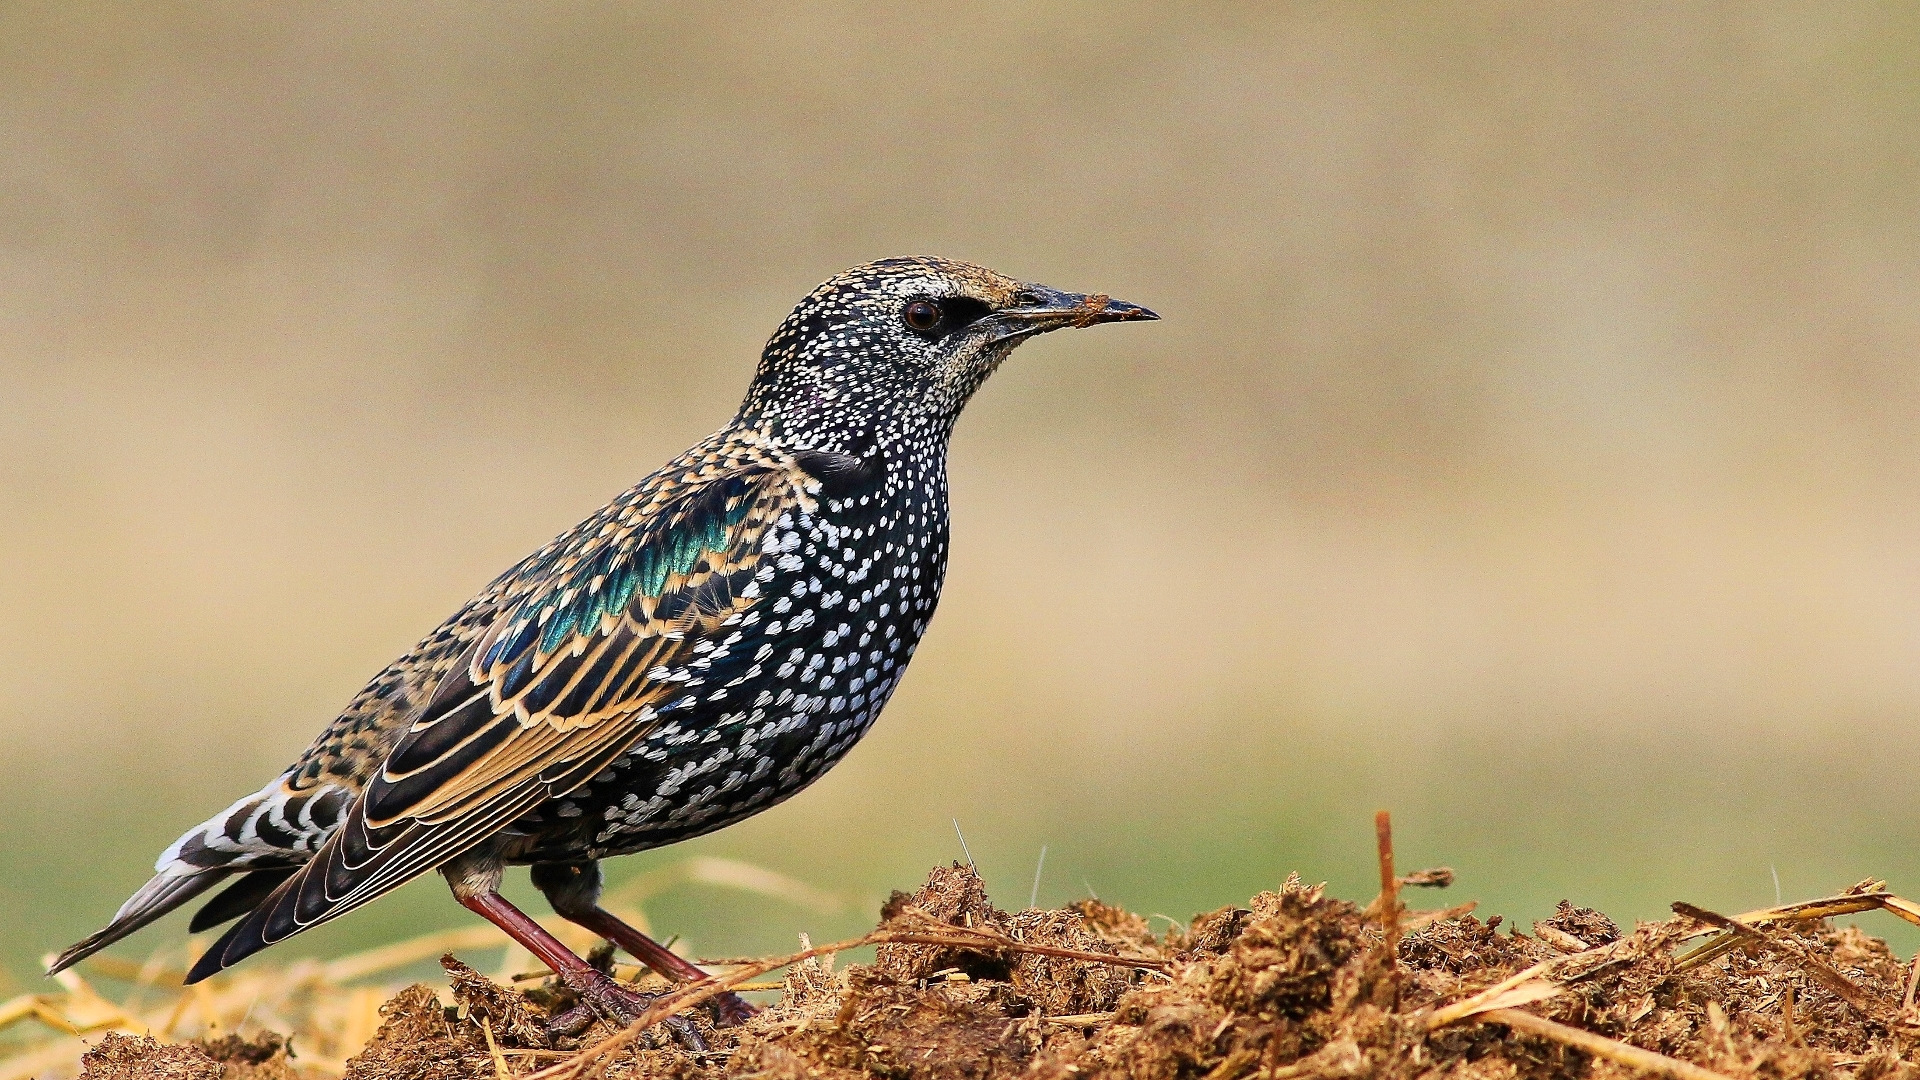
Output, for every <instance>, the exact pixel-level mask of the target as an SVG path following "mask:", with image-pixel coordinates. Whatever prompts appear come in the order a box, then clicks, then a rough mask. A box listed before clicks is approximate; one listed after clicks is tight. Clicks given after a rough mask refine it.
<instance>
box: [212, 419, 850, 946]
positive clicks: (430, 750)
mask: <svg viewBox="0 0 1920 1080" xmlns="http://www.w3.org/2000/svg"><path fill="white" fill-rule="evenodd" d="M860 466H861V463H860V462H859V460H858V459H843V458H841V457H840V456H839V455H829V454H817V453H816V454H803V455H800V456H799V457H798V458H797V459H786V460H781V461H764V462H759V463H755V464H752V465H748V466H744V467H734V468H730V469H725V470H715V471H712V472H710V473H703V474H690V475H688V476H684V477H681V478H680V490H678V491H676V492H674V493H673V494H671V495H669V496H667V497H665V498H661V497H659V496H655V497H652V498H649V499H647V500H645V502H644V503H637V504H635V505H633V506H630V507H628V508H627V509H626V511H625V512H617V513H616V512H609V513H604V514H602V515H600V516H599V517H597V518H596V519H593V520H590V521H589V522H587V523H586V524H585V525H583V526H582V528H581V529H578V530H575V532H574V533H573V534H570V536H569V537H567V538H565V539H563V540H561V541H558V542H556V543H555V544H553V545H550V546H549V547H548V548H546V549H543V550H542V551H541V552H539V553H537V554H535V555H534V556H532V557H530V558H529V559H528V560H527V562H526V563H523V564H522V566H521V567H519V568H518V569H517V570H516V571H515V572H514V573H513V574H510V575H509V576H508V578H506V579H503V581H505V582H506V583H507V584H506V587H507V588H508V589H509V596H510V599H509V601H508V602H506V603H503V604H502V605H501V608H500V610H501V614H500V615H499V616H498V617H497V618H495V619H494V620H493V622H492V623H491V625H490V626H488V627H487V629H486V630H485V631H484V632H483V633H481V634H480V635H479V636H478V637H477V638H476V639H475V641H474V643H473V644H472V645H471V646H470V647H469V648H468V650H467V653H466V654H465V656H464V657H463V659H462V661H461V662H460V663H459V664H457V665H455V667H454V669H453V670H452V671H451V672H450V673H449V674H448V675H447V676H446V677H445V678H444V679H443V680H442V681H441V684H440V686H439V687H438V688H437V689H436V690H435V692H434V694H433V696H432V697H431V698H430V699H429V701H428V702H427V704H426V705H425V706H424V708H423V709H422V710H421V712H420V714H419V715H418V717H417V718H415V719H414V721H413V722H412V724H411V725H410V726H409V728H408V730H407V732H406V734H405V735H403V736H402V737H401V738H400V740H399V742H398V743H397V744H396V745H395V746H394V748H393V750H392V752H391V753H390V754H388V756H387V758H386V761H385V763H384V765H383V767H382V768H381V770H380V772H379V774H378V775H377V776H375V777H374V778H373V780H372V781H371V782H370V783H369V784H368V785H367V788H366V790H365V791H364V792H363V793H362V794H361V796H360V798H359V800H358V801H357V802H356V803H355V804H354V805H353V807H352V809H351V811H350V812H349V815H348V818H347V820H346V821H345V822H344V823H343V824H342V825H341V827H340V828H339V830H338V831H337V832H336V833H335V834H334V835H333V836H332V837H331V838H329V840H328V842H327V844H326V845H325V846H324V847H323V848H321V850H320V851H319V852H318V853H316V854H315V856H314V857H313V859H312V861H310V862H308V863H307V864H306V865H305V866H303V867H301V868H300V869H299V870H298V871H296V872H295V873H294V875H293V876H292V877H291V878H289V879H288V880H287V881H286V882H285V883H284V884H283V885H281V886H280V887H279V888H278V889H276V890H275V891H274V892H273V894H272V895H271V896H269V897H268V898H267V899H266V900H265V901H264V902H263V903H262V904H261V905H260V906H259V907H258V908H256V909H255V910H254V911H253V913H252V914H251V915H249V916H248V917H247V918H246V919H245V920H243V921H241V922H240V923H238V924H236V925H235V926H234V927H233V928H232V929H230V930H229V931H228V932H227V934H226V936H224V937H223V938H222V939H221V940H220V941H219V942H218V943H216V944H215V946H214V947H213V949H212V950H210V951H209V952H208V953H207V954H206V955H205V956H204V957H202V959H201V961H200V963H199V964H198V965H196V966H195V968H194V971H193V973H192V978H193V979H198V978H204V977H205V976H207V975H210V974H212V973H213V972H215V971H218V970H220V969H221V968H223V967H226V966H228V965H231V964H233V963H236V962H237V961H239V960H240V959H241V958H243V957H245V956H247V955H249V954H251V953H254V952H257V951H259V950H260V949H262V948H265V947H266V946H268V945H271V944H273V943H274V942H276V941H279V940H282V939H284V938H286V937H288V936H290V935H292V934H295V933H298V932H299V931H301V930H304V929H306V928H308V927H310V926H314V925H317V924H318V923H321V922H324V921H326V920H328V919H331V918H334V917H335V916H338V915H341V914H344V913H345V912H347V911H350V910H352V909H353V908H356V907H359V906H360V905H361V904H364V903H366V902H367V901H369V900H372V899H373V898H374V897H376V896H379V895H381V894H382V893H385V892H387V891H388V890H390V889H392V888H394V887H395V886H398V885H400V884H401V883H402V882H405V881H407V880H408V879H410V878H412V877H414V876H415V875H417V874H420V873H422V872H424V871H426V870H429V869H432V868H434V867H437V866H439V865H440V864H442V863H444V862H446V861H447V860H449V859H451V858H453V857H454V856H456V855H459V854H460V853H461V852H463V851H465V850H467V849H468V848H470V847H472V846H474V845H475V844H478V843H479V842H481V841H482V840H484V839H486V838H487V837H488V836H489V835H491V834H492V833H494V832H495V831H497V830H499V829H501V828H504V827H505V826H507V825H509V824H511V823H512V822H513V821H514V820H516V819H518V818H520V817H522V816H523V815H525V814H526V813H527V812H529V811H530V810H532V809H534V808H535V807H536V806H538V805H539V804H540V803H542V802H544V801H546V800H547V799H550V798H553V797H555V796H557V795H561V794H564V793H566V792H568V791H570V790H572V789H573V788H575V787H578V786H579V785H580V784H582V783H584V782H586V781H587V780H589V779H591V778H592V777H593V776H594V775H595V774H597V773H599V772H600V771H601V770H603V769H605V768H606V767H607V766H608V765H610V764H611V763H612V762H613V760H614V759H615V758H617V757H619V756H620V755H621V754H622V753H624V752H625V751H626V750H627V748H628V747H629V746H631V745H632V744H633V743H634V741H635V740H637V739H638V738H640V737H641V736H642V735H644V734H645V733H646V732H647V731H648V730H650V729H652V728H653V727H654V726H655V725H656V724H657V723H658V722H659V721H658V718H659V717H660V716H661V714H663V713H670V712H672V711H675V710H678V709H681V708H685V707H688V706H690V705H692V704H693V703H694V701H695V700H697V698H698V695H699V694H700V693H701V692H702V691H701V689H700V684H701V682H702V679H701V673H702V672H704V671H705V670H706V669H707V668H708V667H709V666H710V665H711V664H712V663H713V662H714V661H715V660H718V659H721V658H723V657H724V656H726V654H727V651H728V650H729V649H730V648H731V647H732V646H733V645H734V644H735V643H737V642H738V640H739V637H740V634H739V624H740V623H741V622H742V620H743V619H745V618H746V617H747V616H748V613H749V612H750V610H751V609H752V608H753V607H754V606H755V605H756V604H757V603H759V602H760V600H761V588H762V586H763V585H764V584H765V582H766V580H767V579H769V578H770V577H771V576H772V574H773V572H774V568H775V566H776V564H777V562H778V560H779V559H780V558H781V557H782V556H781V553H780V552H779V551H778V550H776V548H777V542H778V538H777V536H775V535H774V526H775V524H776V523H777V522H779V521H780V519H781V517H782V516H783V515H785V514H788V513H790V512H793V511H796V510H798V511H806V510H810V509H811V507H812V505H813V502H814V499H815V498H816V497H817V495H818V494H819V492H820V491H821V488H822V483H823V482H826V483H828V484H831V483H832V482H833V479H834V477H835V476H837V475H840V474H843V473H845V472H846V471H848V470H850V469H857V468H859V467H860ZM609 510H610V511H612V510H614V508H609ZM596 523H597V524H596ZM189 981H192V979H190V980H189Z"/></svg>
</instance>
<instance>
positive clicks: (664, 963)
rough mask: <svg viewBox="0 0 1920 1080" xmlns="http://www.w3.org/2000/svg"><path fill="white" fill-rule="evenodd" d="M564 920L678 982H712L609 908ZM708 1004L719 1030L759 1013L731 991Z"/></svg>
mask: <svg viewBox="0 0 1920 1080" xmlns="http://www.w3.org/2000/svg"><path fill="white" fill-rule="evenodd" d="M561 916H562V917H564V918H565V919H566V920H567V921H569V922H573V923H578V924H579V925H581V926H583V927H585V928H587V929H588V930H591V931H593V932H594V933H596V934H599V935H600V936H601V937H603V938H606V939H607V940H608V941H611V942H613V943H614V944H615V945H618V946H620V947H621V948H623V949H625V950H627V953H628V955H630V956H632V957H633V958H634V959H635V960H638V961H640V962H641V963H643V964H645V965H647V966H648V967H650V968H652V969H653V970H655V971H657V972H659V973H660V974H661V975H664V976H666V977H667V978H669V979H673V980H674V981H676V982H705V981H706V980H708V979H710V978H712V976H710V975H708V974H707V973H706V972H704V971H702V970H700V968H699V967H698V966H696V965H695V964H694V963H693V961H691V960H688V959H687V958H686V957H684V956H680V955H678V954H677V953H675V952H673V951H672V950H671V949H668V948H667V947H666V946H665V945H662V944H660V943H659V942H657V941H655V940H653V939H652V938H650V937H648V936H647V935H645V934H643V933H641V932H640V931H639V930H636V929H635V928H633V927H632V926H629V925H627V924H626V923H625V922H623V921H622V920H621V919H620V917H619V916H618V915H615V914H614V913H613V912H611V911H608V910H607V909H606V908H603V907H595V908H594V909H593V910H591V911H585V912H579V913H568V912H561ZM708 1004H709V1005H711V1006H712V1007H713V1019H714V1023H715V1024H717V1025H718V1026H720V1027H733V1026H734V1025H736V1024H744V1023H746V1022H747V1021H748V1020H751V1019H753V1016H754V1014H755V1013H757V1012H759V1011H760V1009H759V1008H758V1007H757V1006H755V1005H753V1004H752V1003H750V1002H748V1001H747V1000H746V999H745V998H743V997H741V996H740V995H739V994H736V993H734V992H733V991H731V990H729V991H727V992H726V993H724V994H720V995H718V996H716V997H714V998H713V999H711V1000H710V1001H709V1002H708Z"/></svg>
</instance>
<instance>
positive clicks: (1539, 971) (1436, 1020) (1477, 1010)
mask: <svg viewBox="0 0 1920 1080" xmlns="http://www.w3.org/2000/svg"><path fill="white" fill-rule="evenodd" d="M1564 959H1566V958H1565V957H1560V956H1557V957H1554V958H1553V959H1551V960H1542V961H1540V962H1539V963H1537V964H1535V965H1533V966H1532V967H1530V968H1527V969H1525V970H1523V971H1519V972H1516V973H1515V974H1513V975H1509V976H1508V977H1506V978H1504V979H1501V980H1500V981H1499V982H1497V983H1494V984H1493V985H1492V986H1489V987H1487V988H1486V989H1485V990H1482V991H1480V992H1479V993H1477V994H1475V995H1473V996H1472V997H1468V998H1462V999H1461V1000H1459V1001H1456V1002H1454V1003H1453V1004H1451V1005H1448V1006H1446V1007H1444V1008H1440V1009H1435V1010H1434V1011H1433V1012H1431V1013H1428V1014H1427V1030H1428V1031H1437V1030H1439V1029H1440V1028H1443V1027H1446V1026H1447V1025H1448V1024H1457V1023H1459V1022H1460V1021H1462V1020H1466V1019H1468V1018H1470V1017H1474V1016H1478V1015H1480V1014H1482V1013H1485V1012H1487V1011H1488V1010H1491V1009H1497V1008H1503V1007H1506V1006H1509V1005H1514V1004H1518V1002H1511V1001H1507V1000H1504V995H1506V994H1508V993H1512V992H1514V991H1515V990H1517V989H1518V988H1519V987H1520V985H1521V984H1522V983H1526V982H1528V981H1530V980H1538V981H1540V982H1541V984H1542V985H1545V986H1548V987H1550V988H1551V989H1552V990H1553V993H1555V994H1557V993H1559V992H1560V988H1559V987H1557V986H1553V985H1552V984H1551V983H1548V982H1546V980H1545V978H1544V975H1545V974H1546V971H1547V969H1548V968H1550V967H1552V966H1554V965H1555V964H1558V963H1559V962H1560V961H1562V960H1564ZM1542 996H1543V997H1545V996H1551V995H1542ZM1534 1000H1536V1001H1537V1000H1541V999H1540V998H1535V999H1534Z"/></svg>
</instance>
